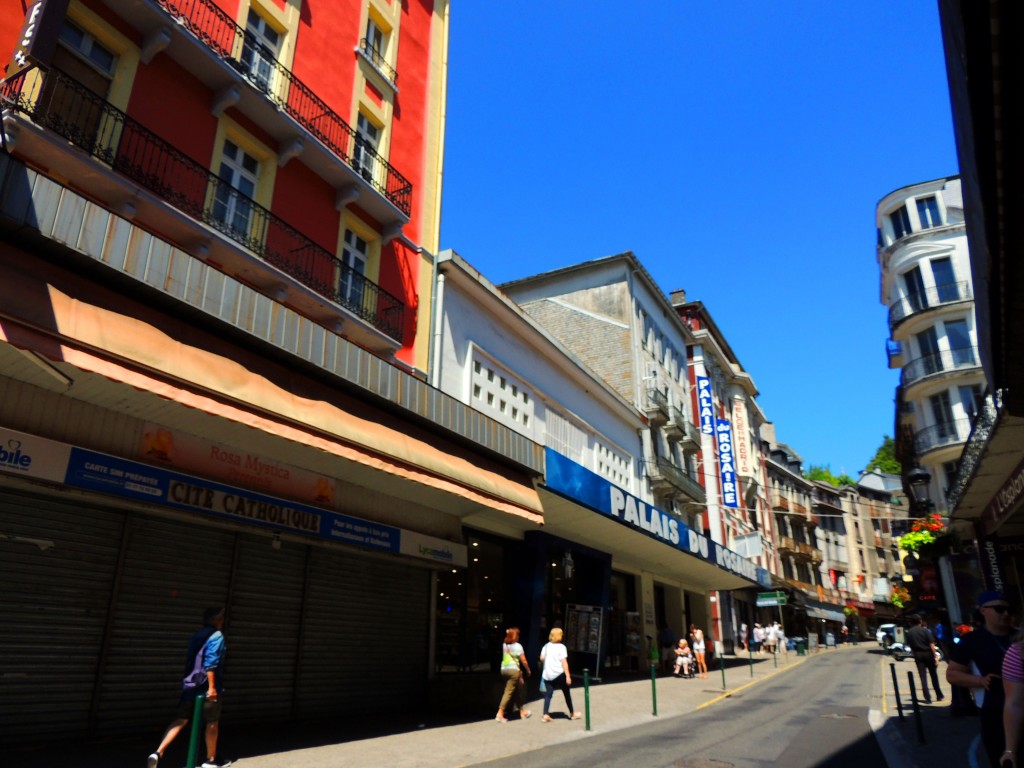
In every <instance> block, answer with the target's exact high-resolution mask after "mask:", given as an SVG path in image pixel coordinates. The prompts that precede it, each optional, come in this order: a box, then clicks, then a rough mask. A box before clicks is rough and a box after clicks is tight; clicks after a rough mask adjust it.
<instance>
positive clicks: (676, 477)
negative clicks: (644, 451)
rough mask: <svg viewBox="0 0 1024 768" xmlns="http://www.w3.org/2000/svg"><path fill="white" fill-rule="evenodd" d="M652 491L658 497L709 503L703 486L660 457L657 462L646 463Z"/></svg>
mask: <svg viewBox="0 0 1024 768" xmlns="http://www.w3.org/2000/svg"><path fill="white" fill-rule="evenodd" d="M644 464H645V466H646V468H647V476H648V477H649V478H650V480H651V490H652V491H653V492H654V493H655V494H656V495H658V496H668V497H671V498H678V499H682V500H683V501H690V502H694V503H697V504H704V503H705V502H706V501H707V493H706V492H705V491H704V488H703V486H701V484H700V483H698V482H697V481H696V480H694V479H693V478H692V477H690V476H689V475H688V474H686V472H684V471H683V470H681V469H680V468H679V467H677V466H675V465H674V464H672V463H671V462H669V461H668V460H666V459H664V458H661V457H660V456H659V457H658V460H657V461H647V462H644Z"/></svg>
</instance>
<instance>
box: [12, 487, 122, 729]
mask: <svg viewBox="0 0 1024 768" xmlns="http://www.w3.org/2000/svg"><path fill="white" fill-rule="evenodd" d="M123 521H124V515H122V514H120V513H117V512H111V511H108V510H103V509H98V508H95V507H90V506H86V505H81V504H76V505H70V504H67V503H63V502H60V501H55V500H50V499H46V498H40V497H38V496H34V495H33V496H29V495H23V494H20V493H17V492H11V491H8V490H0V585H2V588H0V627H2V630H0V664H2V668H0V675H2V680H3V687H2V695H0V743H31V742H38V741H39V740H40V738H41V737H45V738H68V739H81V738H83V737H84V736H86V735H87V732H88V728H89V712H90V707H91V703H92V694H93V688H94V685H95V680H96V675H97V669H98V664H99V661H100V654H101V649H102V645H103V635H104V628H105V626H106V621H107V611H108V603H109V600H110V591H111V588H112V586H113V583H114V578H115V573H116V569H117V554H118V549H119V547H120V544H121V535H122V526H123ZM25 539H30V540H33V541H26V540H25ZM35 542H38V543H35ZM43 547H45V549H44V548H43Z"/></svg>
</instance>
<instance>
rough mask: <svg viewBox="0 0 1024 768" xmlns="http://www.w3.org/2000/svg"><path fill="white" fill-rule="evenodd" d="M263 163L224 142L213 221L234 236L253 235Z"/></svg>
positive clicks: (226, 141) (228, 140) (214, 200)
mask: <svg viewBox="0 0 1024 768" xmlns="http://www.w3.org/2000/svg"><path fill="white" fill-rule="evenodd" d="M259 172H260V164H259V161H258V160H257V159H256V158H255V157H253V156H252V155H250V154H249V153H248V152H246V151H245V150H244V149H242V148H241V147H239V146H238V145H237V144H235V143H234V142H233V141H231V140H230V139H225V140H224V150H223V152H222V153H221V161H220V169H219V170H218V171H217V178H218V179H219V182H218V183H217V189H216V192H215V193H214V199H213V218H214V220H215V221H217V222H219V223H220V224H222V225H223V226H225V227H227V229H228V230H229V232H231V233H233V234H239V235H245V236H248V235H249V234H250V232H249V230H250V227H251V226H252V215H253V201H252V198H253V197H254V196H255V194H256V184H257V182H258V180H259Z"/></svg>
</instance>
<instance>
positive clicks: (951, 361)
mask: <svg viewBox="0 0 1024 768" xmlns="http://www.w3.org/2000/svg"><path fill="white" fill-rule="evenodd" d="M980 368H981V362H980V360H979V357H978V350H977V348H976V347H960V348H958V349H944V350H941V351H939V352H935V353H933V354H930V355H925V356H923V357H918V358H916V359H914V360H911V361H910V362H909V363H907V364H906V365H905V366H904V367H903V370H902V371H901V372H900V385H901V386H903V387H909V386H910V385H911V384H916V383H917V382H919V381H924V380H926V379H930V378H932V377H935V376H941V375H943V374H948V373H958V372H961V371H969V370H972V369H980Z"/></svg>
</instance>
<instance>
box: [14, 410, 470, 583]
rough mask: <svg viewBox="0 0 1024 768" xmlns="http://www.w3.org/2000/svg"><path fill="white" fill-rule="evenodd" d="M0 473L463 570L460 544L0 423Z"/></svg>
mask: <svg viewBox="0 0 1024 768" xmlns="http://www.w3.org/2000/svg"><path fill="white" fill-rule="evenodd" d="M0 473H3V474H7V475H14V476H19V477H23V478H26V479H31V480H35V481H37V482H45V483H54V484H63V485H66V486H69V487H73V488H80V489H82V490H86V491H98V492H100V493H105V494H112V495H115V496H120V497H122V498H126V499H133V500H136V501H139V502H144V503H147V504H157V505H161V506H167V507H173V508H176V509H181V510H189V511H193V512H199V513H201V514H204V515H212V516H216V517H218V518H221V519H225V520H236V521H239V522H244V523H248V524H251V525H258V526H263V527H266V528H269V529H272V530H275V531H285V532H290V533H295V534H301V535H305V536H314V537H317V538H320V539H326V540H328V541H335V542H343V543H347V544H352V545H354V546H357V547H362V548H364V549H369V550H374V551H376V552H392V553H396V554H400V555H405V556H408V557H413V558H418V559H420V560H428V561H431V562H434V563H439V564H443V565H446V566H457V567H465V566H466V564H467V561H468V559H469V557H468V554H467V547H466V545H465V544H463V543H461V542H454V541H449V540H447V539H440V538H437V537H435V536H430V535H427V534H424V533H419V532H418V531H409V530H405V529H402V528H396V527H394V526H391V525H385V524H383V523H377V522H373V521H370V520H363V519H361V518H358V517H352V516H349V515H344V514H341V513H338V512H334V511H333V510H329V509H324V508H322V507H314V506H311V505H308V504H303V503H301V502H293V501H289V500H286V499H283V498H278V497H273V496H268V495H266V494H262V493H258V492H256V491H250V490H247V489H243V488H239V487H236V486H231V485H225V484H223V483H218V482H214V481H209V480H203V479H200V478H198V477H194V476H192V475H186V474H184V473H181V472H173V471H170V470H167V469H164V468H162V467H154V466H150V465H148V464H142V463H139V462H136V461H131V460H128V459H122V458H118V457H116V456H109V455H107V454H104V453H97V452H95V451H89V450H86V449H84V448H78V447H77V446H72V445H68V444H67V443H61V442H58V441H56V440H49V439H47V438H45V437H39V436H38V435H31V434H28V433H26V432H17V431H15V430H12V429H7V428H5V427H2V426H0Z"/></svg>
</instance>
